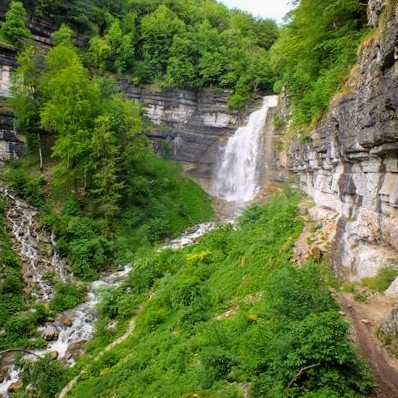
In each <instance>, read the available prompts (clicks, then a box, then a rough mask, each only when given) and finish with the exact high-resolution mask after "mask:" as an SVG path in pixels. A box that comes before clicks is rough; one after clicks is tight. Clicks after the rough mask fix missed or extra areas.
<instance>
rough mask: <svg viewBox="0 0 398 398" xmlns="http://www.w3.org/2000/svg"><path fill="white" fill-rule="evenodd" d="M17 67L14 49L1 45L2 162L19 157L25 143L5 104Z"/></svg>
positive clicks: (0, 132)
mask: <svg viewBox="0 0 398 398" xmlns="http://www.w3.org/2000/svg"><path fill="white" fill-rule="evenodd" d="M15 66H16V51H15V49H14V47H12V46H8V45H6V44H4V43H0V161H1V160H5V159H10V158H14V157H19V156H21V154H22V153H23V149H24V143H23V141H22V139H21V137H19V136H18V135H17V133H16V132H15V130H14V125H13V114H12V112H11V110H10V109H9V107H8V106H7V105H6V104H5V100H6V99H7V98H10V87H11V71H12V70H13V69H14V68H15Z"/></svg>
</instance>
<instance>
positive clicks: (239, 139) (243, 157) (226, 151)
mask: <svg viewBox="0 0 398 398" xmlns="http://www.w3.org/2000/svg"><path fill="white" fill-rule="evenodd" d="M276 104H277V97H275V96H270V97H265V98H264V101H263V106H262V108H261V109H260V110H258V111H256V112H254V113H252V114H251V115H250V118H249V122H248V125H247V126H245V127H241V128H239V129H238V130H237V131H236V133H235V135H233V136H232V137H231V138H230V139H229V140H228V142H227V145H226V146H225V148H223V149H222V150H221V158H220V159H221V163H220V164H219V165H218V166H219V167H218V168H217V169H218V173H217V175H216V176H215V178H214V185H213V189H212V193H213V195H214V196H216V197H218V198H219V199H221V200H224V201H225V202H227V204H229V205H230V209H231V213H232V212H233V213H234V214H233V215H232V216H230V217H229V218H224V219H223V220H222V221H221V222H218V223H217V222H208V223H203V224H199V225H197V226H195V227H192V228H189V229H188V230H187V231H186V232H185V233H184V234H182V235H181V236H180V237H179V238H178V239H175V240H172V241H170V242H168V243H166V244H164V245H163V246H162V247H160V249H159V250H162V249H165V248H170V249H173V250H178V249H181V248H182V247H185V246H187V245H190V244H193V243H195V242H196V241H197V240H198V239H199V238H200V237H201V236H202V235H204V234H205V233H207V232H209V231H211V230H213V229H214V228H216V227H217V226H219V225H221V224H226V223H229V224H232V225H233V224H234V222H235V220H236V217H237V215H238V212H240V211H241V209H243V208H244V207H245V206H246V205H247V204H248V203H249V202H250V201H251V200H252V199H253V198H254V197H255V195H256V194H257V193H258V190H259V186H258V178H257V174H258V173H257V166H258V163H259V162H260V153H259V147H260V145H259V142H260V138H261V134H263V133H264V127H265V120H266V115H267V112H268V109H269V108H270V107H273V106H276ZM0 196H2V197H4V198H5V199H6V200H7V201H8V203H9V209H8V212H7V218H8V220H9V224H10V227H11V231H12V237H13V244H14V245H13V246H14V249H15V250H16V252H18V253H19V254H20V257H21V259H22V262H23V278H24V281H25V283H26V286H27V290H28V292H29V293H30V294H31V296H32V298H34V300H35V301H36V302H38V303H40V302H47V301H48V300H50V299H51V298H52V297H53V294H54V291H53V287H52V286H51V284H50V283H49V282H48V280H51V279H54V276H55V277H56V279H58V280H61V281H73V280H74V276H73V274H72V273H71V270H70V268H69V266H68V263H67V262H65V261H63V260H62V259H61V258H60V257H59V255H58V254H57V252H56V250H55V236H54V235H49V234H48V233H47V232H46V231H43V230H42V229H41V228H40V225H39V223H38V220H37V216H38V213H37V210H36V209H35V208H33V207H32V206H29V205H28V204H27V203H26V202H24V201H23V200H21V199H18V198H15V197H14V196H13V195H12V194H11V193H10V192H8V191H7V190H6V189H5V188H2V187H0ZM232 209H233V211H232ZM131 269H132V265H130V264H128V265H125V266H124V267H122V268H121V269H119V270H118V271H116V272H114V273H112V274H109V275H106V276H103V277H101V278H100V279H98V280H97V281H95V282H93V283H91V284H90V286H89V288H88V294H87V299H86V301H85V302H84V303H82V304H80V305H78V306H77V307H75V308H73V309H71V310H68V311H65V312H63V313H61V314H58V315H57V316H56V317H55V318H54V319H51V321H50V320H49V321H48V322H47V323H46V324H44V325H42V326H40V327H39V328H38V330H37V334H38V335H42V336H43V337H45V338H46V340H48V345H47V348H46V349H45V350H36V351H33V354H34V355H33V356H32V355H25V358H29V359H32V360H34V358H35V356H40V357H42V356H44V355H45V354H50V355H51V356H52V357H53V358H54V359H55V358H56V359H58V360H62V361H63V362H65V363H67V364H68V365H69V366H73V365H74V363H75V361H76V359H77V358H78V357H79V356H80V355H81V354H82V353H83V349H84V345H85V344H86V343H87V342H88V341H89V340H91V339H92V338H93V336H94V327H95V320H96V305H97V303H98V302H99V296H100V295H99V294H98V293H99V292H100V291H101V290H103V289H106V288H109V287H117V286H120V285H121V284H122V283H123V281H124V279H125V278H126V276H127V275H128V273H129V272H130V270H131ZM131 328H133V324H131ZM0 333H1V331H0ZM13 357H14V355H13V356H9V357H7V358H6V357H5V355H3V358H1V359H2V361H3V362H2V364H1V366H0V396H2V397H5V398H8V397H11V394H10V390H12V389H13V388H14V387H15V386H16V385H17V383H19V382H18V380H19V379H18V378H19V372H18V370H17V369H16V368H15V366H14V365H13Z"/></svg>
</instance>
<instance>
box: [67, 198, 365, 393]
mask: <svg viewBox="0 0 398 398" xmlns="http://www.w3.org/2000/svg"><path fill="white" fill-rule="evenodd" d="M298 201H299V198H298V197H297V195H295V194H290V195H289V196H288V197H287V196H284V195H282V196H279V197H276V198H275V199H273V200H272V201H271V202H270V203H269V204H267V205H256V206H255V207H252V208H251V209H249V210H248V211H246V212H245V213H244V215H243V216H242V217H241V218H240V220H239V222H238V227H237V228H236V229H234V228H232V227H231V226H229V225H225V226H222V227H219V228H218V229H217V230H215V231H214V232H212V233H209V234H207V235H206V236H204V237H203V238H202V239H201V241H200V243H198V244H196V245H193V246H191V247H188V248H185V249H183V250H180V251H172V250H162V251H157V252H153V253H152V254H150V255H147V256H145V257H142V258H140V259H139V260H137V261H136V263H135V266H134V270H133V271H132V272H131V274H130V275H129V278H128V280H127V282H126V283H125V285H124V286H123V287H122V288H121V289H112V290H111V291H109V292H108V293H107V294H105V295H104V297H103V300H102V302H101V304H100V307H99V311H100V314H101V319H100V320H99V323H98V324H99V326H98V329H97V334H96V339H95V340H94V341H93V342H91V343H89V344H88V347H87V355H86V356H85V357H84V358H83V359H82V360H81V361H80V362H79V363H78V364H77V367H76V372H77V371H80V370H82V371H83V373H82V376H81V378H80V380H79V382H78V384H77V386H76V387H75V388H74V389H73V391H72V393H71V395H70V396H71V397H79V398H85V397H93V396H97V397H109V396H113V397H139V398H145V397H151V398H153V397H162V398H165V397H170V398H175V397H194V396H196V397H222V398H225V397H243V396H244V389H245V388H249V389H250V395H251V396H252V397H328V398H331V397H341V396H342V397H365V396H366V393H367V391H368V389H369V387H370V385H371V381H370V376H369V373H368V371H367V370H366V367H365V366H364V364H363V363H362V362H360V361H359V360H358V359H357V357H356V351H355V349H354V347H353V346H352V344H351V343H350V342H349V341H348V338H347V333H348V324H347V323H346V321H345V320H343V319H342V318H341V317H340V316H339V314H338V306H337V305H336V303H335V301H334V299H333V297H332V296H331V293H330V292H329V290H328V281H329V280H330V275H329V273H328V271H327V270H326V269H325V268H324V267H323V266H322V265H320V264H308V265H307V266H305V267H302V268H296V267H294V266H293V265H291V263H290V259H291V256H292V245H293V242H294V240H295V239H296V238H297V237H298V235H299V234H300V232H301V230H302V227H303V223H302V221H301V220H300V218H298V217H297V213H298V208H297V204H298ZM138 308H140V310H139V311H138ZM134 315H135V316H136V329H135V331H134V333H133V334H132V335H131V336H130V337H129V338H128V339H127V340H125V341H124V342H123V343H121V344H120V345H118V346H117V347H115V348H114V349H112V350H110V351H107V352H105V353H104V354H103V355H102V356H101V357H100V358H99V359H98V360H96V361H93V358H94V357H95V356H96V355H97V354H98V353H99V352H101V351H102V350H103V349H104V347H105V346H106V345H107V344H109V342H110V341H112V333H113V332H112V331H111V330H110V329H109V328H108V327H107V326H106V325H108V324H109V322H110V321H117V322H119V323H124V324H126V321H127V320H128V319H129V318H130V317H132V316H134ZM113 338H114V337H113ZM245 386H246V387H245Z"/></svg>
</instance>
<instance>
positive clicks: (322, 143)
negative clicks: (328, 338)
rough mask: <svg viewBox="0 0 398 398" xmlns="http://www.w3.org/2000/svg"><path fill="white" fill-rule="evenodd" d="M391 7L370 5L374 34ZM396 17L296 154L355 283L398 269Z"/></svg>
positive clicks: (294, 166) (369, 44) (295, 147)
mask: <svg viewBox="0 0 398 398" xmlns="http://www.w3.org/2000/svg"><path fill="white" fill-rule="evenodd" d="M383 7H384V2H383V1H380V0H374V1H370V2H369V20H370V24H371V25H372V26H375V25H376V24H377V21H378V19H379V15H380V13H381V11H382V10H383ZM390 13H391V15H390V16H389V17H388V18H385V19H384V20H383V22H380V25H381V24H382V26H379V27H378V28H377V29H375V30H374V31H373V32H372V35H371V36H370V37H369V38H368V40H367V41H366V42H365V43H364V44H363V45H362V47H361V48H360V50H359V59H358V66H357V67H355V69H353V70H352V72H351V75H350V77H349V79H348V81H347V83H346V87H347V89H346V91H344V92H343V93H341V94H339V95H337V96H336V97H335V99H334V100H333V102H332V103H331V105H330V107H329V109H328V111H327V113H326V115H325V117H324V118H323V119H322V120H321V122H320V123H319V124H318V126H317V127H316V128H315V130H314V131H313V133H312V135H311V136H310V138H309V139H306V140H304V143H301V144H299V143H298V142H297V140H296V142H295V143H293V144H291V148H290V150H289V159H288V167H289V168H290V169H291V170H292V171H294V172H296V173H298V174H299V177H300V184H301V187H302V188H303V189H304V191H305V192H306V193H308V194H309V195H310V196H311V197H312V198H313V199H314V202H315V206H316V207H315V210H313V213H315V215H316V214H318V216H319V217H325V216H326V217H328V218H330V219H332V218H335V219H336V221H337V229H336V235H335V238H334V240H333V243H332V248H331V260H332V266H333V267H334V268H335V270H336V271H337V272H338V273H339V274H341V275H344V276H345V277H347V278H348V279H350V280H357V279H361V278H364V277H368V276H374V275H375V274H376V273H377V270H378V269H379V268H381V267H382V266H385V265H388V264H396V263H397V262H398V218H397V216H398V62H397V61H398V13H397V10H396V9H394V10H391V12H390ZM385 20H387V21H388V22H384V21H385Z"/></svg>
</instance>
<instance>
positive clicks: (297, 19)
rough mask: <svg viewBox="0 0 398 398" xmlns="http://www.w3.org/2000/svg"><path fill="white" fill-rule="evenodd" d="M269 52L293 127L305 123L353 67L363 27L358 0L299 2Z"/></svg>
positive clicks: (363, 14) (362, 7)
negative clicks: (289, 106) (291, 113)
mask: <svg viewBox="0 0 398 398" xmlns="http://www.w3.org/2000/svg"><path fill="white" fill-rule="evenodd" d="M295 4H296V8H294V9H293V11H291V12H290V14H289V21H290V22H289V23H288V24H287V25H286V26H285V27H284V28H283V29H282V32H281V36H280V38H279V39H278V40H277V42H276V43H275V44H274V46H273V48H272V50H271V62H272V65H273V68H274V71H275V72H276V73H278V74H279V81H278V82H277V84H276V88H277V89H280V87H281V85H282V84H285V85H286V87H287V89H288V94H289V98H290V103H291V105H292V110H293V118H294V123H295V124H296V125H297V124H308V123H310V122H311V120H314V119H316V118H317V117H318V116H319V114H320V112H321V111H322V109H324V108H325V107H326V106H327V104H328V103H329V101H330V99H331V97H332V95H333V94H334V93H335V91H336V89H337V87H338V85H339V84H340V83H341V80H342V78H344V77H345V76H346V74H347V72H348V68H349V67H350V65H352V64H353V63H354V62H355V56H356V50H357V47H358V43H359V41H360V39H361V37H362V36H363V33H364V26H365V25H366V4H365V2H361V1H360V0H301V1H295Z"/></svg>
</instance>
